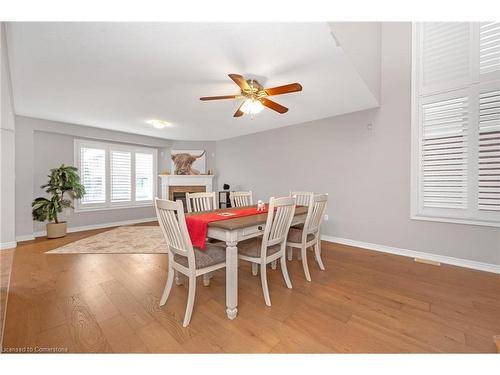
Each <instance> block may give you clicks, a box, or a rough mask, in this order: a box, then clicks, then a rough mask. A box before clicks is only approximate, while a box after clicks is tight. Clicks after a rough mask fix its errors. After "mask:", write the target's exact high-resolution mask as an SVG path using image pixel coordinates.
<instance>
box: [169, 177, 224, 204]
mask: <svg viewBox="0 0 500 375" xmlns="http://www.w3.org/2000/svg"><path fill="white" fill-rule="evenodd" d="M159 177H160V179H161V188H160V194H159V196H160V198H161V199H168V200H171V201H173V200H177V199H182V200H183V201H184V203H185V200H186V193H200V192H205V191H206V192H211V191H212V186H213V178H214V177H215V176H213V175H193V176H184V175H160V176H159ZM184 207H186V205H185V204H184Z"/></svg>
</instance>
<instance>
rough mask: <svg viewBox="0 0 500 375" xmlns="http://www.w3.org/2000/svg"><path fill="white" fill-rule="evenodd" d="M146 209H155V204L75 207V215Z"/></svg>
mask: <svg viewBox="0 0 500 375" xmlns="http://www.w3.org/2000/svg"><path fill="white" fill-rule="evenodd" d="M145 207H154V203H153V202H148V203H145V204H134V205H127V206H103V207H88V208H82V207H75V210H74V212H75V213H83V212H94V211H112V210H128V209H131V208H145Z"/></svg>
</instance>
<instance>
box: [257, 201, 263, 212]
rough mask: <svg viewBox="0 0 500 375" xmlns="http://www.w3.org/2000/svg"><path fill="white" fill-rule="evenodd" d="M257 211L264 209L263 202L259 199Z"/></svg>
mask: <svg viewBox="0 0 500 375" xmlns="http://www.w3.org/2000/svg"><path fill="white" fill-rule="evenodd" d="M257 211H264V202H262V201H261V200H260V199H259V200H258V202H257Z"/></svg>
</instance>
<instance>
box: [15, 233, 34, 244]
mask: <svg viewBox="0 0 500 375" xmlns="http://www.w3.org/2000/svg"><path fill="white" fill-rule="evenodd" d="M34 239H35V236H34V235H32V234H26V235H24V236H16V241H17V242H22V241H32V240H34Z"/></svg>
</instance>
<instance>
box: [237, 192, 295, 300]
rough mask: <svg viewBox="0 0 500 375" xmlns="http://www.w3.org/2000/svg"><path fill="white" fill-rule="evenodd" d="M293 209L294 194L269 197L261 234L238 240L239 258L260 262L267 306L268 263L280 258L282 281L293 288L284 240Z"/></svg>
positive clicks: (253, 262) (268, 297)
mask: <svg viewBox="0 0 500 375" xmlns="http://www.w3.org/2000/svg"><path fill="white" fill-rule="evenodd" d="M294 213H295V199H294V198H293V197H283V198H274V197H272V198H271V199H270V200H269V211H268V214H267V221H266V226H265V229H264V234H263V235H262V236H261V237H256V238H252V239H249V240H245V241H241V242H239V243H238V259H241V260H245V261H247V262H251V263H252V264H258V265H260V280H261V283H262V292H263V293H264V300H265V302H266V305H267V306H271V297H270V296H269V288H268V286H267V272H266V266H267V264H268V263H271V262H274V261H277V260H278V259H279V260H280V262H281V272H282V273H283V278H284V279H285V284H286V286H287V287H288V288H292V282H291V281H290V277H289V276H288V270H287V268H286V254H285V244H286V239H287V235H288V230H289V229H290V224H291V223H292V219H293V216H294Z"/></svg>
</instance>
